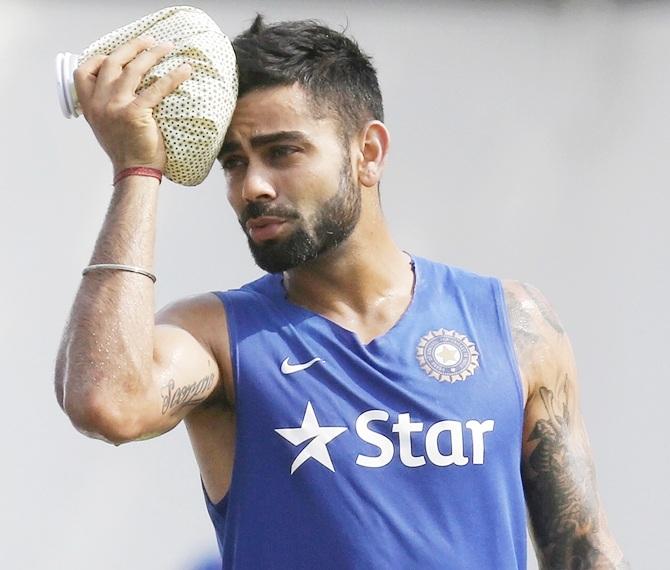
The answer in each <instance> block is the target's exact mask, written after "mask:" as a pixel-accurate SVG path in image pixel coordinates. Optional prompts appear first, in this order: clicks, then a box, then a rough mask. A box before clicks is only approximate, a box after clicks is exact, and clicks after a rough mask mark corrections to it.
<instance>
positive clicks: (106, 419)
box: [61, 393, 142, 445]
mask: <svg viewBox="0 0 670 570" xmlns="http://www.w3.org/2000/svg"><path fill="white" fill-rule="evenodd" d="M109 400H110V399H108V398H104V397H101V396H99V395H90V394H88V395H85V396H82V395H80V396H78V397H75V396H71V395H69V394H67V393H65V394H64V395H63V398H62V400H61V407H62V408H63V410H64V411H65V413H66V414H67V416H68V418H70V421H71V422H72V425H73V426H74V427H75V428H76V429H77V430H78V431H79V432H81V433H83V434H84V435H86V436H88V437H92V438H95V439H100V440H103V441H105V442H107V443H111V444H113V445H121V444H122V443H128V442H130V441H135V440H137V439H140V438H141V436H142V431H141V429H140V426H139V422H138V420H137V417H136V416H134V415H133V414H131V413H129V412H128V411H127V410H122V409H121V408H120V407H119V406H118V405H115V404H113V403H110V401H109Z"/></svg>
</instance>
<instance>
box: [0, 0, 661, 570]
mask: <svg viewBox="0 0 670 570" xmlns="http://www.w3.org/2000/svg"><path fill="white" fill-rule="evenodd" d="M192 5H196V6H199V7H201V8H203V9H205V10H206V11H207V12H208V13H209V14H210V15H211V16H212V17H214V19H215V20H217V22H219V23H220V25H221V27H222V28H223V29H224V31H226V32H227V33H228V34H230V35H235V34H236V33H238V32H240V31H241V30H242V29H243V28H244V27H245V25H246V24H247V23H248V22H249V21H250V19H251V18H252V17H253V16H254V13H255V10H259V11H262V12H263V13H265V14H266V15H267V16H268V17H269V18H270V19H294V18H320V19H323V20H324V21H326V22H327V23H329V24H331V25H332V26H334V27H342V26H343V25H348V29H349V32H350V33H351V34H352V35H353V36H354V37H356V38H357V39H358V40H359V42H360V44H361V46H362V47H363V49H365V50H366V51H367V52H369V53H370V54H371V55H372V56H373V57H374V59H375V61H376V64H377V66H378V70H379V75H380V79H381V84H382V90H383V94H384V97H385V107H386V116H387V123H388V125H389V127H390V129H391V133H392V137H393V140H392V143H393V146H392V151H391V155H390V158H389V162H388V167H387V171H386V175H385V178H384V181H383V184H382V193H383V202H384V208H385V212H386V215H387V217H388V219H389V222H390V224H391V226H392V228H393V229H394V232H395V235H396V237H397V241H398V242H399V244H401V245H402V246H403V247H404V248H405V249H408V250H411V251H413V252H414V253H416V254H419V255H422V256H426V257H432V258H434V259H437V260H441V261H444V262H447V263H451V264H454V265H459V266H464V267H467V268H469V269H472V270H475V271H478V272H482V273H487V274H494V275H499V276H502V277H515V278H519V279H523V280H526V281H530V282H532V283H534V284H535V285H537V286H539V287H540V288H541V289H543V290H544V291H545V293H546V294H547V295H548V296H549V298H550V299H551V300H552V301H553V303H554V305H555V306H556V308H557V309H558V311H559V313H560V314H561V315H562V318H563V322H564V324H565V325H566V328H567V329H568V330H569V331H570V332H571V336H572V339H573V345H574V347H575V351H576V354H577V359H578V364H579V366H580V370H581V382H582V394H581V395H582V409H583V412H584V415H585V418H586V421H587V425H588V428H589V432H590V435H591V441H592V445H593V449H594V455H595V461H596V467H597V473H598V477H599V482H600V491H601V495H602V498H603V501H604V503H605V505H606V507H607V512H608V514H609V520H610V525H611V527H612V529H613V531H614V534H615V536H616V537H617V538H618V540H619V542H620V544H621V546H622V547H623V548H624V550H625V552H626V554H627V557H628V559H629V560H630V561H631V562H632V564H633V567H634V568H639V569H647V568H649V569H653V568H660V567H662V566H663V562H664V561H665V559H666V557H665V556H663V557H662V556H661V552H665V551H667V544H666V543H667V538H666V535H667V530H668V525H667V522H666V520H665V513H667V511H668V507H669V506H670V504H669V501H668V486H667V481H668V480H669V479H670V472H669V471H670V469H669V461H668V452H667V447H668V446H667V443H666V442H665V435H666V421H665V416H666V413H667V408H668V405H667V404H668V400H669V399H670V389H669V388H668V380H669V379H670V374H669V369H670V367H669V365H668V360H666V358H667V356H668V353H667V351H668V344H669V341H670V326H669V324H668V323H669V322H670V310H669V305H670V302H669V300H668V299H669V296H668V294H667V288H668V283H669V281H670V280H669V277H670V272H669V271H668V265H667V260H668V255H667V247H668V243H669V241H670V240H669V238H670V230H669V229H668V222H667V217H668V216H667V212H668V207H669V205H670V202H669V201H668V199H667V192H668V182H669V181H670V172H669V169H668V161H667V158H666V156H667V154H668V149H670V144H669V143H670V141H669V136H668V130H669V127H670V116H669V113H668V110H667V109H668V101H670V82H669V81H668V79H667V77H668V63H667V61H668V59H669V58H668V55H667V54H669V53H670V33H668V30H669V29H670V4H668V3H667V2H640V3H633V2H631V3H624V2H620V3H606V2H547V3H542V2H516V3H512V2H504V1H498V2H493V1H491V2H476V3H475V2H467V1H463V2H441V3H437V2H435V3H425V4H422V3H421V2H411V3H410V2H407V3H403V2H395V3H389V2H382V1H376V2H373V1H365V2H364V1H358V2H350V3H334V2H333V3H326V2H323V3H310V4H306V3H301V2H296V3H292V2H289V1H282V2H267V1H265V2H261V1H259V2H257V3H256V4H251V3H250V4H248V5H247V6H243V5H241V3H239V2H226V1H211V2H205V1H202V2H197V1H194V2H192ZM164 6H165V4H164V3H162V2H157V1H144V0H137V1H134V2H122V1H117V2H110V3H108V2H83V1H82V2H72V1H67V0H63V1H60V2H57V3H56V2H46V1H43V2H35V1H32V2H31V1H20V0H2V3H1V5H0V8H1V9H0V48H1V49H0V66H1V73H2V80H1V81H2V83H1V85H2V89H1V90H0V109H1V110H2V123H1V124H2V127H1V128H2V137H1V138H0V169H1V170H0V172H2V181H1V182H0V192H1V194H0V197H1V207H0V247H1V252H2V265H1V266H0V267H2V269H1V271H2V295H1V296H0V315H1V317H0V335H1V336H0V363H2V371H3V381H4V382H3V384H4V389H2V391H1V392H0V394H2V396H3V397H2V401H1V402H0V403H1V405H2V410H3V413H2V415H1V419H0V422H1V423H0V427H1V428H2V429H1V431H0V434H2V445H1V449H2V456H1V457H2V463H1V464H0V465H1V466H2V468H1V469H0V525H1V526H0V567H1V568H8V569H24V568H25V569H35V568H56V569H60V568H63V569H68V570H79V569H82V570H83V569H90V568H95V569H100V570H106V569H110V570H111V569H121V568H122V569H127V570H135V569H137V570H139V569H161V570H162V569H168V570H171V569H174V570H190V569H192V568H194V564H195V562H196V561H197V560H198V559H199V557H201V556H204V555H207V554H208V553H211V552H213V551H214V550H215V539H214V534H213V530H212V528H211V525H210V523H209V520H208V518H207V514H206V511H205V507H204V503H203V500H202V494H201V490H200V483H199V480H198V473H197V469H196V466H195V462H194V459H193V458H192V455H191V452H190V448H189V445H188V439H187V436H186V433H185V431H184V430H183V428H181V427H179V428H177V429H176V430H174V431H173V432H171V433H169V434H167V435H166V436H164V437H162V438H159V439H157V440H153V441H149V442H144V443H139V444H131V445H127V446H122V447H120V448H114V447H111V446H107V445H105V444H103V443H100V442H97V441H93V440H88V439H86V438H84V437H83V436H80V435H79V434H77V433H76V432H75V431H74V430H73V428H72V427H71V426H70V424H69V422H68V420H67V418H66V417H65V416H64V415H63V414H62V413H61V411H60V409H59V408H58V405H57V404H56V400H55V398H54V396H53V389H52V370H53V363H54V359H55V354H56V350H57V346H58V342H59V338H60V334H61V331H62V329H63V326H64V324H65V319H66V317H67V313H68V311H69V306H70V303H71V302H72V299H73V296H74V293H75V290H76V287H77V285H78V283H79V276H80V271H81V268H82V267H83V266H84V265H85V264H86V262H87V261H88V256H89V254H90V251H91V248H92V246H93V242H94V240H95V237H96V235H97V231H98V228H99V226H100V223H101V221H102V218H103V215H104V211H105V208H106V205H107V201H108V199H109V197H110V193H111V186H110V176H111V172H110V167H109V165H108V163H107V159H106V157H105V155H104V153H103V152H102V151H101V150H100V149H99V148H98V147H97V145H96V143H95V140H94V138H93V136H92V135H91V133H90V132H89V130H88V127H87V125H86V123H85V121H84V120H83V119H78V120H72V121H67V120H65V119H63V118H62V117H61V116H60V111H59V109H58V106H57V102H56V98H55V86H54V70H53V60H54V57H55V54H56V53H57V52H59V51H73V52H77V51H80V50H82V49H83V48H84V47H86V46H87V45H88V44H89V43H90V42H91V41H92V40H94V39H96V38H97V37H99V36H100V35H102V34H104V33H106V32H108V31H110V30H112V29H114V28H117V27H119V26H121V25H123V24H125V23H127V22H129V21H131V20H134V19H136V18H138V17H140V16H142V15H144V14H146V13H149V12H152V11H155V10H157V9H160V8H162V7H164ZM161 194H162V195H161V204H160V212H159V232H158V253H157V255H158V258H157V263H156V269H157V273H158V275H159V282H158V285H157V295H158V302H159V305H163V304H165V303H167V302H169V301H170V300H173V299H175V298H178V297H180V296H183V295H187V294H191V293H195V292H200V291H207V290H213V289H225V288H228V287H233V286H236V285H239V284H240V283H242V282H245V281H247V280H249V279H251V278H252V277H255V276H256V275H258V270H257V269H256V268H255V267H254V266H253V263H252V262H251V260H250V257H249V255H248V253H247V251H246V245H245V242H244V240H243V236H242V234H241V232H240V231H239V229H238V226H237V223H236V221H235V220H234V218H233V216H232V214H231V212H230V211H229V208H228V206H227V203H226V201H225V195H224V194H225V191H224V187H223V178H222V175H221V173H220V171H218V170H217V169H216V167H215V169H214V170H213V172H212V173H211V175H210V177H209V178H208V179H207V181H206V182H205V183H204V184H202V186H200V187H199V188H198V189H197V190H187V189H184V188H181V187H177V186H174V185H173V184H171V183H169V182H165V183H164V184H163V187H162V190H161ZM662 561H663V562H662ZM533 567H534V563H533V565H531V568H533Z"/></svg>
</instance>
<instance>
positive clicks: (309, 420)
mask: <svg viewBox="0 0 670 570" xmlns="http://www.w3.org/2000/svg"><path fill="white" fill-rule="evenodd" d="M275 431H276V432H277V433H278V434H279V435H281V436H282V437H283V438H284V439H286V440H288V441H290V442H291V443H292V444H293V445H300V444H301V443H304V442H305V441H307V440H308V439H311V440H312V441H310V442H309V443H308V444H307V445H306V446H305V448H304V449H303V450H302V451H301V452H300V453H298V456H297V457H296V458H295V459H294V461H293V464H292V465H291V475H293V473H295V471H296V469H298V467H300V466H301V465H302V464H303V463H304V462H305V461H307V460H308V459H310V458H312V459H316V460H317V461H318V462H319V463H321V465H323V466H325V467H327V468H328V469H330V470H331V471H333V472H334V471H335V467H333V461H332V460H331V458H330V454H329V453H328V448H327V447H326V444H327V443H329V442H331V441H332V440H334V439H335V438H336V437H337V436H338V435H341V434H342V433H343V432H345V431H347V428H346V427H325V426H320V425H319V422H318V421H317V419H316V414H315V413H314V408H313V407H312V402H307V408H305V415H304V416H303V418H302V424H301V425H300V427H295V428H279V429H275Z"/></svg>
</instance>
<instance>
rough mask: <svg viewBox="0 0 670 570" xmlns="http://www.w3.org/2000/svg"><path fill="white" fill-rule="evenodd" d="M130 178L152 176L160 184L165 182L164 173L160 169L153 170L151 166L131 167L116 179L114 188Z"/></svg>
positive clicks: (125, 169)
mask: <svg viewBox="0 0 670 570" xmlns="http://www.w3.org/2000/svg"><path fill="white" fill-rule="evenodd" d="M128 176H150V177H151V178H155V179H156V180H158V183H159V184H160V182H161V180H163V173H162V172H161V171H160V170H158V168H151V167H149V166H131V167H130V168H124V169H123V170H122V171H121V172H119V173H118V174H117V175H116V176H115V177H114V186H116V185H117V184H118V183H119V182H120V181H121V180H123V179H124V178H127V177H128Z"/></svg>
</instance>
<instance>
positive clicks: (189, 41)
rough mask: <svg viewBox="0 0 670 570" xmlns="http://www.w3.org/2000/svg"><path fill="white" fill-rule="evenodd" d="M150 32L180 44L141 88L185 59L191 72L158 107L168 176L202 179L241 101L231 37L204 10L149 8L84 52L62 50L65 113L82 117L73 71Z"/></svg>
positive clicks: (188, 182) (59, 65)
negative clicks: (140, 16)
mask: <svg viewBox="0 0 670 570" xmlns="http://www.w3.org/2000/svg"><path fill="white" fill-rule="evenodd" d="M142 35H150V36H152V37H153V38H154V39H155V40H156V41H157V42H164V41H170V42H172V43H173V44H174V45H175V49H174V50H173V51H172V52H171V53H170V54H169V55H168V56H166V57H165V58H163V59H162V60H161V61H160V62H159V63H158V64H157V65H155V66H154V67H152V68H151V70H149V72H148V73H147V74H146V76H145V77H144V79H143V80H142V83H141V85H140V87H139V90H141V89H144V88H146V87H148V86H149V85H151V83H153V82H154V81H156V79H158V78H159V77H162V76H163V75H165V74H167V73H169V72H170V71H172V70H173V69H175V68H176V67H178V66H179V65H181V64H182V63H188V64H190V65H191V68H192V69H193V71H192V73H191V77H190V78H189V79H187V80H186V81H185V82H184V83H182V84H181V85H180V86H179V87H178V88H177V89H176V90H175V91H174V92H173V93H171V94H170V95H168V96H167V97H166V98H165V99H163V101H162V102H161V103H160V104H159V105H157V106H156V108H155V109H154V117H155V119H156V122H157V123H158V126H159V128H160V130H161V132H162V133H163V139H164V141H165V149H166V153H167V164H166V168H165V176H167V177H168V178H169V179H170V180H172V181H173V182H176V183H178V184H183V185H184V186H195V185H197V184H199V183H200V182H202V181H203V180H204V179H205V177H206V176H207V174H208V173H209V171H210V169H211V168H212V164H213V163H214V160H215V159H216V156H217V154H218V152H219V149H220V147H221V143H222V142H223V137H224V135H225V134H226V130H227V129H228V125H229V124H230V119H231V117H232V114H233V111H234V110H235V103H236V101H237V66H236V63H235V53H234V51H233V47H232V45H231V43H230V40H229V39H228V38H227V36H226V35H225V34H224V33H223V32H222V31H221V30H220V29H219V27H218V26H217V25H216V23H215V22H214V21H213V20H212V19H211V18H210V17H209V16H208V15H207V14H205V13H204V12H203V11H202V10H199V9H197V8H192V7H190V6H174V7H171V8H165V9H163V10H160V11H159V12H155V13H153V14H149V15H148V16H145V17H144V18H141V19H139V20H137V21H135V22H132V23H131V24H128V25H127V26H124V27H122V28H120V29H118V30H115V31H113V32H110V33H109V34H107V35H105V36H103V37H102V38H100V39H99V40H97V41H96V42H94V43H93V44H91V45H90V46H89V47H88V48H87V49H86V50H84V52H83V54H81V55H76V54H71V53H60V54H58V56H57V58H56V75H57V81H58V99H59V102H60V106H61V110H62V111H63V114H64V115H65V116H66V117H78V116H79V115H80V114H81V109H80V107H79V103H78V101H77V93H76V89H75V86H74V78H73V73H74V70H75V69H76V68H77V66H78V65H79V64H81V63H82V62H84V61H86V60H87V59H88V58H90V57H91V56H93V55H98V54H103V55H109V54H110V53H111V52H112V51H113V50H114V49H116V48H117V47H119V46H120V45H122V44H124V43H125V42H127V41H129V40H131V39H132V38H136V37H138V36H142Z"/></svg>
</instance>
